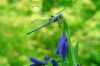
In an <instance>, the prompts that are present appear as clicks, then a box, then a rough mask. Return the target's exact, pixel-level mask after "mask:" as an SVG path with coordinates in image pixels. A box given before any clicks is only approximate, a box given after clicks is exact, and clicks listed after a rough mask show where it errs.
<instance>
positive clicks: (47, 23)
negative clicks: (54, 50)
mask: <svg viewBox="0 0 100 66" xmlns="http://www.w3.org/2000/svg"><path fill="white" fill-rule="evenodd" d="M46 25H49V21H48V22H46V23H44V24H43V25H41V26H39V27H37V28H34V29H33V30H32V31H30V32H28V33H27V34H31V33H32V32H34V31H36V30H38V29H40V28H42V27H44V26H46Z"/></svg>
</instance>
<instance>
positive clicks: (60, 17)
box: [27, 9, 64, 34]
mask: <svg viewBox="0 0 100 66" xmlns="http://www.w3.org/2000/svg"><path fill="white" fill-rule="evenodd" d="M63 10H64V9H63ZM63 10H61V11H60V12H58V13H57V14H55V15H54V16H51V17H50V18H49V19H48V20H47V22H45V23H44V24H42V25H41V26H39V27H37V28H34V29H33V30H31V31H30V32H28V33H27V34H31V33H32V32H34V31H36V30H38V29H40V28H42V27H45V26H47V25H50V24H51V23H55V22H58V24H59V26H60V24H61V23H62V20H63V13H62V11H63Z"/></svg>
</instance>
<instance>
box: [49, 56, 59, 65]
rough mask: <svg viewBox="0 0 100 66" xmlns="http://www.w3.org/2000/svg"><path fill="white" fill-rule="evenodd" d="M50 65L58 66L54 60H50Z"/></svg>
mask: <svg viewBox="0 0 100 66" xmlns="http://www.w3.org/2000/svg"><path fill="white" fill-rule="evenodd" d="M51 63H52V65H53V66H58V63H57V62H56V60H55V59H54V58H52V59H51Z"/></svg>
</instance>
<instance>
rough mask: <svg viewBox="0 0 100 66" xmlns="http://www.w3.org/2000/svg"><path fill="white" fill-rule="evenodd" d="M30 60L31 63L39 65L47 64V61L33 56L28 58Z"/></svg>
mask: <svg viewBox="0 0 100 66" xmlns="http://www.w3.org/2000/svg"><path fill="white" fill-rule="evenodd" d="M30 61H31V62H33V63H37V64H41V65H45V64H47V62H45V61H44V62H41V61H39V60H37V59H36V58H33V57H31V58H30Z"/></svg>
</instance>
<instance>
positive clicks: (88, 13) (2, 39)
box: [0, 0, 100, 66]
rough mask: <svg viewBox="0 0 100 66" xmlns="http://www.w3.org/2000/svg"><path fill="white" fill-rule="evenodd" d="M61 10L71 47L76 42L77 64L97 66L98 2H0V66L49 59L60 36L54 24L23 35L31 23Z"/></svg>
mask: <svg viewBox="0 0 100 66" xmlns="http://www.w3.org/2000/svg"><path fill="white" fill-rule="evenodd" d="M63 8H66V9H65V10H64V11H63V14H64V18H65V19H66V21H67V23H68V24H69V26H70V31H71V41H72V43H73V46H75V42H76V41H79V42H80V45H79V63H80V64H81V66H100V0H0V66H29V65H30V61H29V57H31V56H33V57H36V58H38V59H40V60H42V59H43V57H44V56H45V55H49V56H50V57H52V56H53V53H54V52H55V50H56V47H57V43H58V41H59V38H60V37H61V33H62V32H61V30H60V29H59V27H58V25H57V24H52V25H50V26H47V27H44V28H41V29H40V30H38V31H36V32H34V33H32V34H30V35H26V33H27V32H28V31H29V30H31V29H33V27H34V26H33V25H32V24H31V22H32V20H35V19H41V18H43V19H45V18H46V19H47V18H49V17H50V16H51V15H54V14H56V13H57V12H59V11H60V10H62V9H63ZM35 26H37V25H35Z"/></svg>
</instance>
